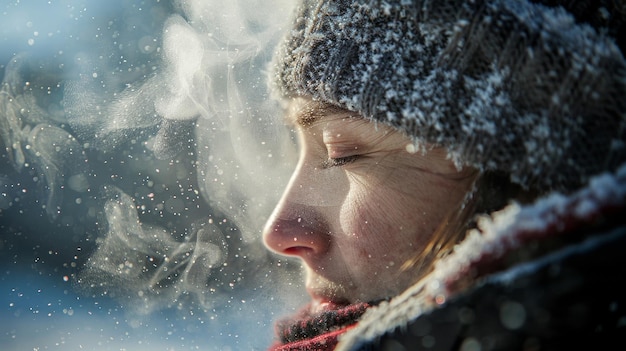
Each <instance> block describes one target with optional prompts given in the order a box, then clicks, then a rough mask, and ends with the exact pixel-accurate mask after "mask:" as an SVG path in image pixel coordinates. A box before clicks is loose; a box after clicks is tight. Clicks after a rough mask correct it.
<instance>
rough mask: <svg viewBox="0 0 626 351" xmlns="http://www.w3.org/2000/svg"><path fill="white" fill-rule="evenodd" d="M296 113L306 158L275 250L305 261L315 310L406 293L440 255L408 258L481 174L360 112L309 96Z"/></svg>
mask: <svg viewBox="0 0 626 351" xmlns="http://www.w3.org/2000/svg"><path fill="white" fill-rule="evenodd" d="M290 110H291V113H289V114H288V115H287V120H288V123H289V124H291V125H292V126H293V128H294V129H295V130H296V131H297V135H298V140H299V147H300V156H299V162H298V164H297V167H296V169H295V171H294V173H293V175H292V177H291V180H290V182H289V184H288V186H287V188H286V190H285V192H284V194H283V196H282V198H281V200H280V202H279V203H278V205H277V206H276V208H275V210H274V212H273V214H272V216H271V217H270V219H269V221H268V222H267V224H266V226H265V228H264V233H263V238H264V241H265V244H266V246H267V247H268V248H270V249H271V250H273V251H275V252H276V253H279V254H282V255H287V256H296V257H299V258H300V259H301V260H302V262H303V265H304V267H305V270H306V288H307V291H308V293H309V294H310V295H311V298H312V303H311V313H314V312H320V311H323V310H328V309H334V308H339V307H342V306H344V305H347V304H352V303H358V302H368V301H376V300H380V299H386V298H389V297H392V296H395V295H397V294H398V293H400V292H402V291H404V290H405V289H406V288H408V287H409V286H411V285H412V284H414V283H415V282H416V281H417V280H418V279H419V278H420V277H422V276H423V275H424V274H425V273H426V272H428V271H429V270H430V268H431V265H432V263H433V260H434V259H435V257H436V255H429V256H428V257H429V258H428V259H426V260H422V261H420V262H419V263H417V264H408V263H409V262H412V261H413V260H414V258H415V257H416V255H417V254H418V253H419V252H421V251H423V250H424V248H426V247H427V246H428V244H429V242H430V240H431V239H432V238H433V236H434V235H435V233H436V232H437V231H438V229H439V228H441V227H442V223H444V222H445V220H446V218H447V217H448V216H449V215H450V213H451V211H458V210H459V209H460V207H461V205H462V203H463V201H464V199H465V196H466V194H467V192H468V191H469V190H470V189H471V188H472V184H473V182H474V180H475V178H476V174H477V172H476V171H475V170H473V169H471V168H465V169H460V170H459V169H457V168H456V167H455V165H454V164H453V162H452V161H451V160H449V159H448V158H447V157H446V156H447V152H446V150H444V149H441V148H433V149H432V150H429V151H428V152H425V153H423V152H414V148H413V144H412V142H411V140H410V139H409V138H408V137H407V136H405V135H404V134H402V133H401V132H398V131H397V130H395V129H392V128H390V127H387V126H385V125H381V124H374V123H372V122H371V121H369V120H366V119H364V118H362V117H360V116H359V115H358V114H357V113H355V112H351V111H347V110H344V109H340V108H337V107H332V106H330V105H325V104H322V103H315V102H311V101H309V100H303V99H297V100H295V101H294V102H292V105H291V108H290Z"/></svg>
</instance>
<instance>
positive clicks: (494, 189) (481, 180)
mask: <svg viewBox="0 0 626 351" xmlns="http://www.w3.org/2000/svg"><path fill="white" fill-rule="evenodd" d="M475 177H476V178H475V179H474V181H473V182H471V185H470V188H469V189H468V191H467V194H466V196H465V197H464V198H463V199H462V200H461V202H460V203H458V204H456V205H454V206H451V210H450V211H449V212H448V214H447V215H446V216H445V218H444V219H443V221H442V222H441V223H440V225H439V227H438V228H437V230H435V232H434V233H433V236H432V239H431V240H430V241H429V242H428V244H427V245H426V246H425V247H424V248H423V249H422V250H421V251H420V252H418V253H417V254H416V255H415V256H414V257H412V258H411V259H409V260H408V261H406V262H405V263H404V264H403V265H402V269H403V270H405V271H406V270H410V269H420V270H423V272H422V274H420V275H418V279H420V278H421V277H423V276H424V275H425V274H426V273H428V272H429V271H430V270H431V269H432V268H433V263H434V262H435V261H436V260H438V259H440V258H442V257H444V256H447V255H448V254H450V253H451V252H452V251H453V249H454V246H455V245H456V244H458V243H459V242H460V241H462V240H463V239H464V238H465V235H466V234H467V232H468V231H469V230H470V229H473V228H475V227H476V218H477V216H478V215H481V214H489V213H491V212H493V211H496V210H499V209H502V208H503V207H504V206H506V205H507V204H508V203H510V202H511V201H518V202H520V203H527V202H530V201H532V200H533V199H535V198H537V196H538V195H539V194H538V193H536V192H533V191H529V190H525V189H523V188H522V187H520V186H518V185H516V184H514V183H512V182H511V181H510V180H509V177H508V175H506V174H503V173H499V172H485V173H480V172H478V171H477V172H476V175H475Z"/></svg>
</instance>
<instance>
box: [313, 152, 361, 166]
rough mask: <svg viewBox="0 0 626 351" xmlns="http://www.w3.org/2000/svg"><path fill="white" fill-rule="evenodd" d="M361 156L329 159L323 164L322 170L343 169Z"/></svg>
mask: <svg viewBox="0 0 626 351" xmlns="http://www.w3.org/2000/svg"><path fill="white" fill-rule="evenodd" d="M357 158H359V155H352V156H346V157H337V158H329V159H328V160H326V161H324V162H323V163H322V168H324V169H326V168H331V167H341V166H344V165H347V164H349V163H352V162H354V161H356V159H357Z"/></svg>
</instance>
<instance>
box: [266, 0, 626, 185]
mask: <svg viewBox="0 0 626 351" xmlns="http://www.w3.org/2000/svg"><path fill="white" fill-rule="evenodd" d="M625 18H626V2H625V1H620V0H589V1H572V0H567V1H566V0H562V1H558V0H544V1H540V0H534V1H529V0H483V1H481V0H474V1H472V0H466V1H462V0H422V1H418V0H414V1H410V0H395V1H394V0H386V1H375V0H371V1H366V0H363V1H358V0H335V1H328V0H319V1H315V0H313V1H308V0H305V1H304V3H303V4H302V5H301V6H300V7H299V9H298V12H297V17H296V20H295V25H294V27H293V28H292V31H291V32H290V33H289V34H288V35H287V38H286V40H285V42H284V43H283V45H282V47H281V48H280V50H279V52H278V54H277V56H276V57H275V61H274V66H273V69H274V71H273V73H272V74H273V76H272V77H271V79H272V81H273V82H274V84H275V85H276V88H277V91H278V92H279V94H280V95H281V96H282V97H284V98H294V97H299V96H304V97H312V98H313V99H315V100H320V101H325V102H328V103H332V104H335V105H338V106H341V107H344V108H347V109H349V110H353V111H358V112H359V113H360V114H362V115H363V116H365V117H366V118H370V119H372V120H375V121H380V122H383V123H386V124H388V125H391V126H393V127H395V128H397V129H398V130H401V131H403V132H405V133H407V134H408V135H410V136H412V137H414V138H415V140H416V142H420V141H424V142H428V143H431V144H432V143H434V144H437V145H442V146H445V147H447V148H448V149H449V150H450V156H451V157H452V158H453V159H454V160H455V161H457V162H459V163H461V164H469V165H472V166H475V167H477V168H479V169H482V170H493V171H502V172H505V173H507V174H509V175H510V178H511V180H512V181H513V182H515V183H518V184H520V185H522V186H524V187H526V188H533V189H537V190H548V189H556V190H561V191H566V192H567V191H569V190H572V189H575V188H577V187H579V186H580V185H582V184H583V183H585V182H586V181H587V180H588V179H589V177H590V176H592V175H594V174H597V173H601V172H604V171H612V170H615V169H616V168H617V166H618V165H620V164H622V163H624V162H625V161H626V140H625V138H626V62H625V60H624V56H623V54H622V51H621V49H620V46H622V47H623V46H624V33H623V32H624V30H623V28H624V25H623V24H624V22H625Z"/></svg>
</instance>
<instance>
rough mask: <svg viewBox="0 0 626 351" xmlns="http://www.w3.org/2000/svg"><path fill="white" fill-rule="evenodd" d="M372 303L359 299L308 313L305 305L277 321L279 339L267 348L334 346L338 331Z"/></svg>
mask: <svg viewBox="0 0 626 351" xmlns="http://www.w3.org/2000/svg"><path fill="white" fill-rule="evenodd" d="M370 306H371V305H370V304H367V303H359V304H354V305H349V306H346V307H344V308H341V309H338V310H330V311H324V312H321V313H318V314H315V315H311V314H310V313H309V312H308V310H309V307H308V306H307V307H305V308H304V309H303V310H302V311H300V313H298V314H297V315H296V316H295V317H293V318H286V319H283V320H281V321H279V322H278V323H277V324H276V334H277V336H278V338H279V339H280V340H279V341H277V342H276V343H275V344H274V345H272V346H271V347H270V348H269V350H270V351H296V350H298V351H309V350H310V351H330V350H333V349H334V348H335V346H337V342H338V338H339V335H341V334H343V333H345V332H346V331H348V330H349V329H351V328H353V327H354V326H355V325H356V323H357V321H358V319H359V318H361V316H362V315H363V313H365V311H366V310H367V308H369V307H370Z"/></svg>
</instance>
